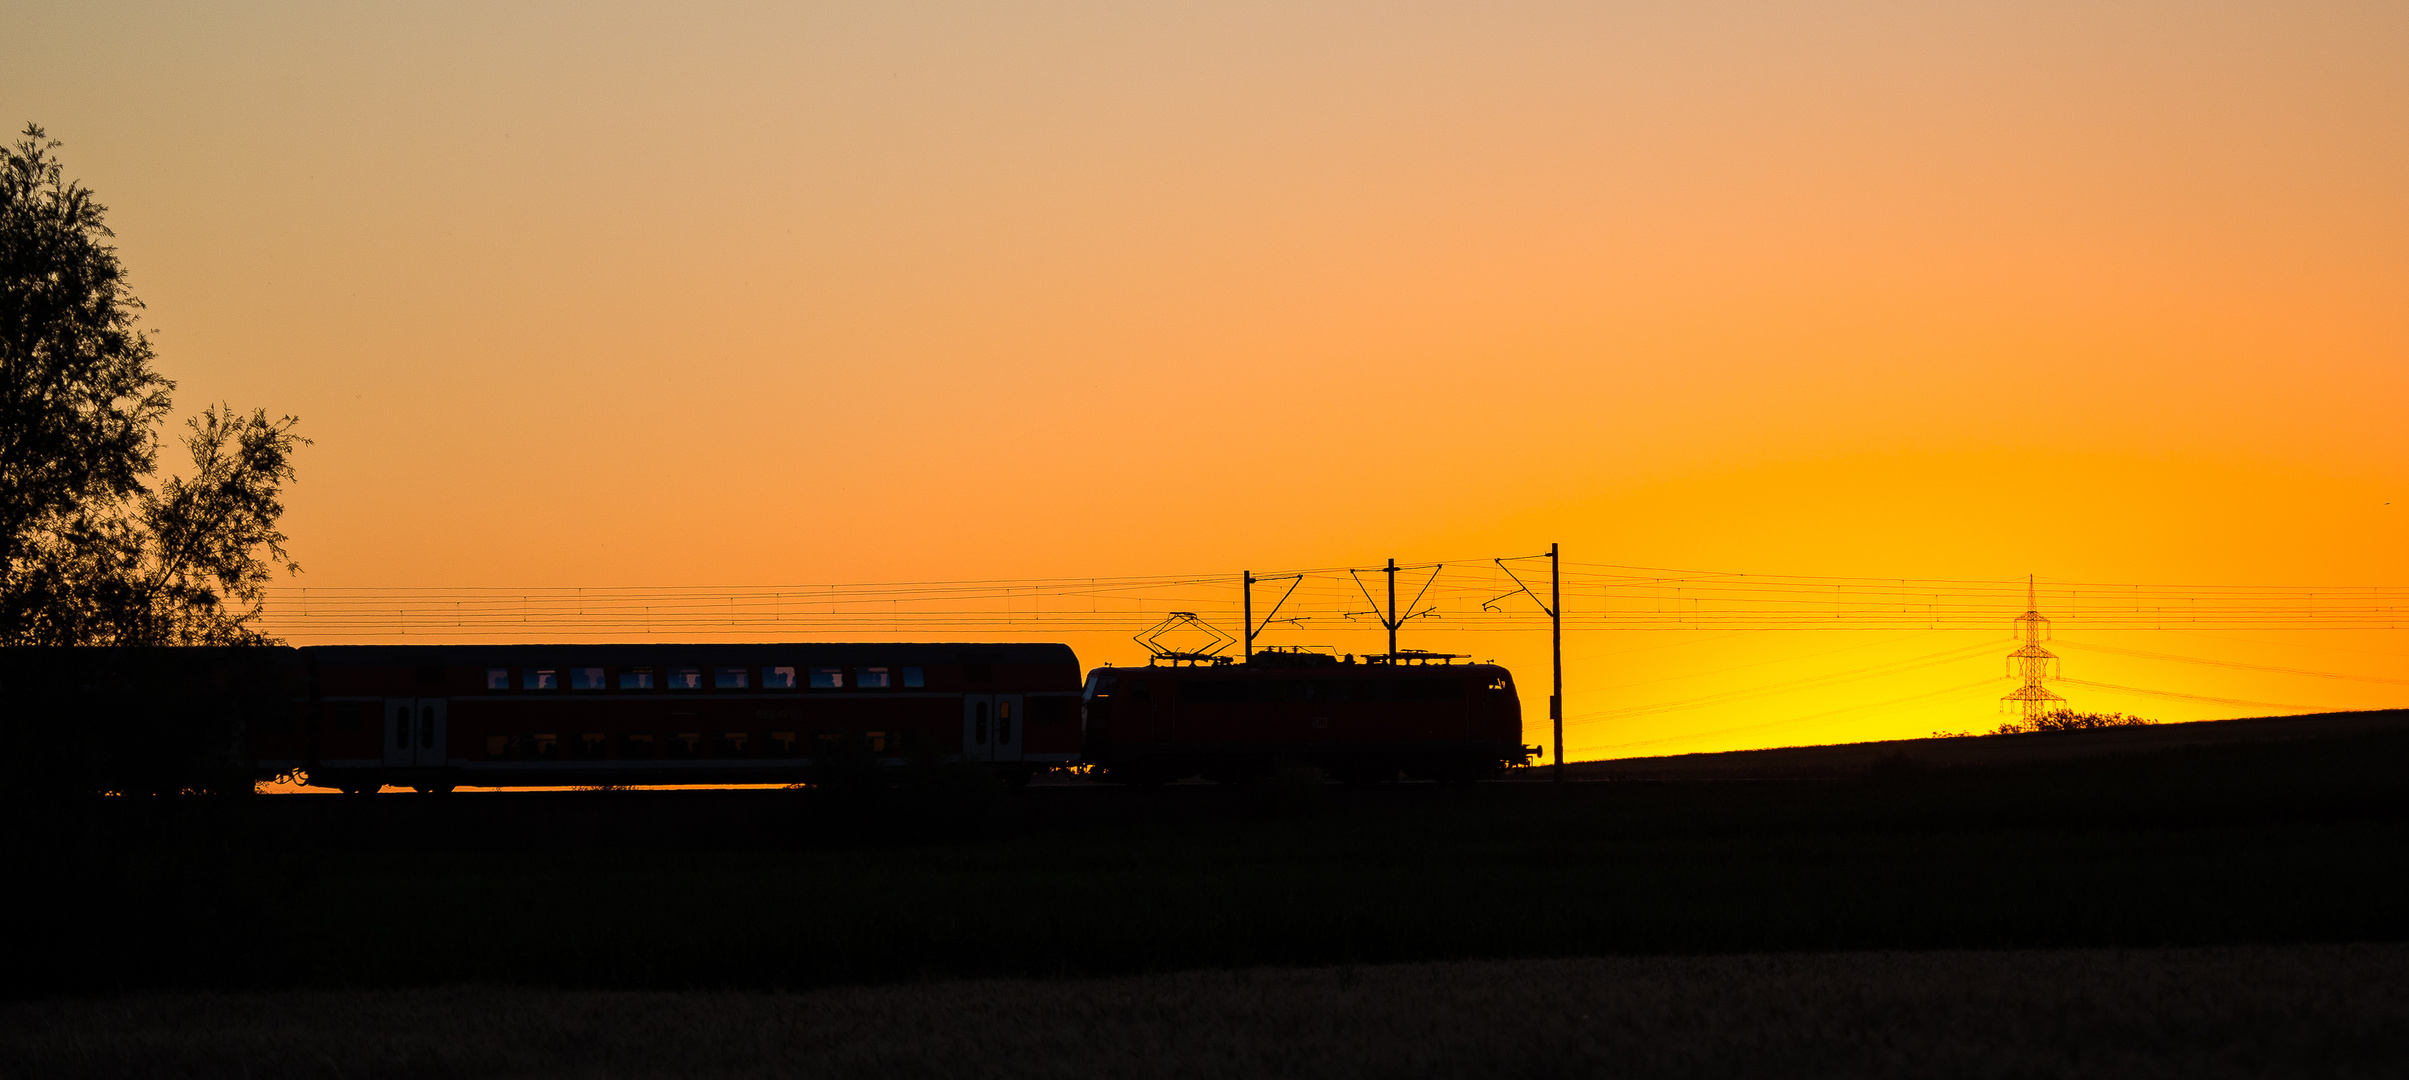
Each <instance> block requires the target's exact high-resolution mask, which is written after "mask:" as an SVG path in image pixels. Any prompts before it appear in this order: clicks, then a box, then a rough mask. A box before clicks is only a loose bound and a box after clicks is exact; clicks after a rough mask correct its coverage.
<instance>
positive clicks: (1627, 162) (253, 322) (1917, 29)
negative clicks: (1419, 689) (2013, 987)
mask: <svg viewBox="0 0 2409 1080" xmlns="http://www.w3.org/2000/svg"><path fill="white" fill-rule="evenodd" d="M0 27H5V28H6V29H7V32H8V33H7V36H8V38H9V40H11V41H14V42H18V43H20V48H19V49H17V50H15V52H14V54H13V55H12V59H11V62H10V64H9V65H7V66H6V67H5V68H4V69H0V101H5V102H7V103H8V104H9V105H10V107H11V108H12V109H13V111H14V113H15V114H16V115H17V116H18V117H19V118H20V119H21V120H22V119H31V120H37V121H39V122H41V123H43V124H45V125H47V126H48V127H49V128H50V130H51V132H52V133H53V134H54V135H55V136H57V137H59V138H61V139H63V140H65V141H66V142H67V144H68V145H67V147H66V148H65V150H64V152H63V153H64V156H65V159H66V161H67V163H68V166H69V169H70V171H71V172H72V173H74V174H75V175H78V176H80V177H82V178H83V179H84V181H85V182H87V183H88V184H90V185H91V186H93V187H94V188H96V189H97V190H98V191H99V192H100V193H101V196H102V199H103V201H104V202H106V203H107V204H108V205H109V206H110V207H111V209H112V216H111V222H112V224H113V225H114V226H115V227H116V229H117V231H118V233H119V238H120V244H121V248H122V251H123V253H124V255H125V257H126V259H127V260H128V262H129V264H130V265H131V267H132V270H133V273H134V281H135V284H136V287H137V290H138V291H139V293H140V294H141V295H142V297H143V298H144V299H145V300H146V301H147V302H148V303H149V305H150V309H149V313H148V323H149V325H150V326H151V327H152V328H154V329H155V330H156V331H158V333H159V338H158V344H159V348H160V355H161V364H162V366H163V368H164V369H165V370H166V371H167V373H168V374H169V375H171V376H172V377H174V378H176V379H177V380H178V381H179V382H180V383H181V390H180V396H179V403H180V404H181V405H183V406H185V407H187V408H195V409H197V408H198V407H199V406H200V405H201V404H203V403H205V402H208V401H211V400H218V399H225V400H231V401H233V402H235V403H237V404H240V405H251V404H260V405H265V406H268V407H269V408H271V409H274V410H278V411H290V412H294V413H298V414H300V415H301V416H302V417H303V418H304V421H305V427H304V430H305V432H306V433H307V434H309V435H310V436H311V437H313V438H315V439H316V440H317V445H316V446H314V447H312V448H311V449H310V450H308V451H307V452H306V454H305V456H304V457H303V458H302V461H301V469H302V482H301V484H300V485H299V486H298V487H297V488H296V489H295V490H294V492H293V497H292V500H291V512H290V516H289V519H288V522H289V531H290V532H291V533H292V535H293V541H294V542H293V549H294V551H295V553H296V555H297V556H298V557H299V559H300V560H301V562H302V563H303V565H305V566H306V567H308V569H309V573H308V574H307V575H306V576H305V578H304V579H303V580H304V582H305V583H306V584H309V585H311V586H312V587H314V588H337V587H345V586H456V585H493V586H513V587H516V586H547V585H586V586H606V585H637V584H640V585H699V584H723V583H796V582H830V581H836V582H843V581H866V580H915V581H917V580H933V579H958V578H979V577H1040V576H1080V575H1113V574H1148V573H1191V572H1206V571H1215V572H1223V571H1227V572H1234V571H1235V570H1237V569H1238V568H1241V567H1250V566H1251V567H1254V568H1257V569H1273V568H1278V567H1285V566H1327V565H1339V564H1348V563H1357V564H1368V563H1376V562H1377V561H1378V560H1379V559H1381V558H1384V557H1388V556H1392V555H1394V556H1397V557H1399V558H1402V559H1406V560H1409V561H1420V560H1425V559H1432V558H1456V557H1460V556H1487V555H1499V554H1515V553H1524V552H1528V551H1532V550H1537V549H1539V548H1541V547H1543V546H1544V545H1545V544H1546V543H1547V542H1548V541H1551V540H1560V541H1562V542H1563V543H1564V544H1565V545H1566V549H1567V551H1568V553H1569V554H1570V555H1571V557H1573V558H1575V559H1579V560H1583V561H1587V562H1598V563H1617V564H1629V565H1642V566H1671V567H1684V568H1705V569H1714V570H1744V571H1763V572H1776V573H1793V574H1831V575H1862V576H1870V577H1949V578H1982V579H2007V578H2017V577H2021V576H2022V575H2023V574H2025V573H2028V572H2031V573H2037V574H2039V575H2041V576H2042V578H2043V579H2044V580H2045V581H2046V580H2052V579H2054V580H2059V581H2094V582H2145V583H2187V584H2188V583H2210V584H2218V583H2223V584H2329V585H2405V584H2409V572H2405V569H2409V568H2405V567H2404V565H2403V561H2404V560H2403V554H2402V553H2403V552H2405V551H2409V524H2404V520H2405V518H2409V483H2405V481H2409V434H2405V433H2404V432H2409V425H2404V423H2403V413H2404V409H2403V406H2404V405H2405V404H2409V363H2405V362H2404V355H2405V353H2404V346H2405V345H2409V303H2405V302H2404V300H2405V299H2409V296H2405V295H2404V294H2405V286H2409V201H2404V200H2403V199H2402V198H2401V194H2400V193H2401V192H2403V191H2409V140H2404V139H2403V138H2402V136H2401V133H2402V132H2403V131H2404V130H2409V9H2404V8H2402V7H2401V6H2399V5H2397V4H2379V3H2328V4H2317V3H2285V4H2273V3H2267V4H2199V3H2183V4H2176V3H2160V4H2091V3H2086V4H2072V3H2067V4H2033V3H2017V4H1987V5H1986V4H1953V5H1931V4H1907V3H1894V4H1829V3H1818V4H1696V3H1682V4H1671V3H1667V4H1653V5H1642V4H1621V5H1615V4H1559V5H1548V4H1497V5H1484V6H1482V7H1480V8H1479V9H1477V10H1475V9H1471V8H1464V7H1461V6H1459V5H1400V4H1381V5H1369V4H1366V5H1359V6H1343V5H1300V4H1276V5H1274V4H1262V5H1231V4H1215V5H1193V6H1183V5H1169V4H1157V5H1128V4H1085V5H1082V4H1031V5H987V6H969V5H916V4H909V3H893V4H881V5H870V6H863V5H847V6H825V7H817V6H809V5H790V4H777V5H771V4H763V5H753V6H743V5H717V6H713V5H701V4H694V5H677V6H674V7H673V6H669V5H660V6H654V7H638V6H620V7H605V6H601V5H555V6H537V5H507V4H478V5H457V6H450V7H445V6H439V5H434V4H416V5H390V6H382V7H379V6H370V5H346V6H341V7H330V6H326V5H304V4H293V5H284V6H278V5H264V4H262V5H219V6H216V7H215V8H213V9H212V10H210V11H208V12H202V11H199V10H197V9H191V8H187V7H182V6H168V5H158V6H140V5H125V6H114V7H102V6H97V5H68V4H43V3H20V4H15V5H12V6H11V7H10V9H9V12H8V14H6V15H4V16H0ZM2004 630H2005V627H2004V625H2002V627H2001V632H2002V634H2004ZM1867 633H1870V632H1867ZM1577 636H1578V635H1577ZM2225 637H2226V638H2227V639H2228V640H2211V639H2210V637H2209V636H2207V634H2206V633H2195V634H2183V633H2175V632H2167V633H2161V634H2145V633H2139V632H2134V633H2131V634H2129V635H2128V636H2127V637H2120V638H2116V639H2114V640H2113V641H2110V639H2109V638H2106V637H2099V636H2097V635H2095V639H2096V640H2098V641H2101V642H2108V643H2111V644H2117V645H2119V647H2124V648H2131V649H2140V650H2143V651H2154V652H2159V653H2166V654H2180V655H2185V656H2192V657H2199V658H2208V659H2219V660H2225V661H2229V662H2241V663H2252V664H2258V665H2260V666H2262V667H2263V666H2276V667H2292V668H2305V669H2315V670H2321V671H2328V672H2335V673H2341V674H2353V675H2361V676H2373V677H2385V678H2394V679H2399V678H2409V647H2405V645H2409V639H2404V638H2403V637H2402V636H2401V635H2400V634H2399V633H2398V632H2385V631H2361V632H2352V633H2339V634H2320V635H2309V634H2300V633H2297V632H2285V633H2273V632H2270V633H2244V632H2239V631H2236V632H2234V633H2232V634H2229V635H2225ZM1492 639H1494V640H1492ZM1072 640H1073V642H1074V644H1076V645H1078V646H1079V648H1080V649H1081V652H1082V655H1083V657H1086V658H1088V659H1091V660H1095V661H1104V660H1127V659H1129V658H1130V657H1131V656H1133V655H1135V651H1136V650H1135V648H1134V646H1131V645H1129V644H1127V642H1126V640H1125V638H1123V637H1122V636H1120V635H1117V634H1096V635H1091V636H1087V637H1080V638H1075V639H1072ZM1450 640H1452V639H1448V638H1445V637H1444V636H1438V637H1432V638H1429V639H1427V640H1426V642H1425V643H1426V644H1430V645H1434V646H1443V645H1446V644H1448V642H1449V641H1450ZM1980 640H1981V636H1980V635H1979V634H1977V635H1975V636H1974V637H1973V638H1970V639H1968V638H1943V639H1916V640H1907V639H1902V640H1898V641H1888V640H1875V639H1874V638H1861V637H1852V636H1851V635H1849V634H1838V635H1835V634H1833V633H1830V632H1810V631H1793V632H1780V633H1773V634H1769V635H1768V634H1758V635H1738V636H1726V637H1714V636H1711V635H1708V634H1703V633H1689V634H1688V635H1687V636H1684V635H1683V634H1681V633H1673V632H1631V633H1628V634H1625V633H1606V632H1594V633H1592V634H1590V635H1589V636H1587V637H1582V638H1581V639H1580V640H1577V641H1576V642H1574V643H1573V644H1572V645H1571V646H1568V654H1569V655H1571V656H1572V657H1574V659H1575V660H1576V661H1577V662H1576V664H1575V666H1574V668H1573V671H1572V674H1571V676H1570V678H1571V684H1572V696H1573V711H1574V713H1575V714H1576V715H1577V716H1578V715H1580V714H1582V713H1583V712H1584V710H1611V709H1616V708H1624V707H1634V708H1636V707H1640V706H1646V705H1650V704H1662V703H1665V702H1679V701H1687V700H1693V699H1696V698H1698V697H1701V696H1704V695H1707V694H1711V693H1714V692H1720V691H1728V690H1743V689H1748V688H1751V687H1758V686H1768V685H1775V684H1779V683H1781V682H1783V681H1784V680H1787V679H1792V678H1797V677H1801V676H1803V675H1804V674H1810V673H1814V672H1818V671H1833V670H1848V669H1853V668H1861V667H1865V666H1867V665H1872V664H1875V663H1877V662H1878V661H1880V660H1883V659H1885V658H1906V657H1913V656H1921V655H1925V654H1928V653H1932V652H1936V651H1940V650H1943V649H1945V648H1952V647H1955V646H1956V644H1957V643H1959V642H1960V641H1971V642H1976V643H1978V642H1979V641H1980ZM1344 644H1347V645H1348V647H1353V648H1362V647H1364V646H1362V645H1361V644H1357V643H1352V642H1348V643H1344ZM1466 647H1467V648H1473V646H1466ZM1542 649H1543V643H1541V642H1538V641H1537V640H1536V639H1534V638H1532V637H1531V636H1530V635H1490V637H1489V638H1484V639H1482V640H1481V643H1480V645H1479V646H1478V648H1477V651H1480V652H1482V653H1483V654H1484V655H1489V654H1494V655H1497V656H1498V657H1499V658H1500V659H1503V660H1506V661H1507V662H1509V663H1512V664H1514V665H1515V666H1516V668H1517V670H1519V671H1521V672H1523V674H1524V682H1525V684H1526V688H1528V687H1530V686H1533V685H1536V684H1537V683H1538V682H1539V681H1541V680H1543V679H1544V663H1543V656H1544V653H1543V651H1541V650H1542ZM1844 649H1858V650H1860V651H1857V652H1846V651H1836V650H1844ZM2002 651H2004V650H2002ZM2068 656H2069V662H2070V664H2075V663H2078V660H2077V654H2076V653H2075V652H2073V651H2071V650H2070V651H2069V653H2068ZM2079 663H2080V664H2081V665H2083V667H2082V670H2084V671H2087V672H2090V673H2091V674H2090V675H2088V676H2086V677H2089V678H2094V679H2096V680H2097V681H2102V682H2109V683H2118V684H2124V685H2129V686H2140V687H2148V688H2154V689H2161V690H2170V691H2180V692H2186V693H2192V694H2197V695H2204V696H2212V697H2226V698H2234V699H2248V700H2252V701H2263V702H2273V703H2282V704H2296V705H2303V706H2315V707H2339V706H2372V705H2382V704H2401V703H2404V702H2405V701H2409V692H2404V691H2409V685H2403V684H2398V683H2372V682H2364V681H2350V680H2334V679H2319V678H2311V677H2295V676H2278V675H2273V674H2269V673H2266V672H2249V671H2245V670H2244V669H2234V668H2216V667H2209V666H2203V665H2182V664H2172V665H2170V664H2157V666H2151V664H2152V663H2155V662H2145V661H2142V660H2140V659H2137V658H2134V657H2129V656H2115V655H2108V654H2095V655H2089V656H2084V657H2082V658H2081V659H2080V660H2079ZM1986 664H1988V665H1990V666H1989V667H1985V666H1984V665H1986ZM1995 671H1996V664H1995V663H1993V662H1992V661H1988V660H1984V661H1980V662H1969V663H1968V665H1967V666H1964V667H1962V668H1948V667H1946V666H1944V667H1943V668H1941V669H1938V670H1931V669H1927V670H1919V671H1918V672H1916V673H1915V674H1913V675H1900V676H1896V677H1892V676H1878V677H1869V678H1865V679H1860V680H1858V681H1855V682H1849V683H1844V684H1840V685H1837V686H1831V687H1824V688H1811V689H1808V690H1805V691H1801V692H1797V693H1771V694H1767V695H1760V696H1757V697H1751V698H1747V699H1745V700H1742V701H1737V702H1732V703H1727V704H1719V705H1708V706H1701V707H1693V708H1687V709H1680V710H1670V711H1660V712H1655V713H1642V714H1633V715H1627V716H1624V717H1622V718H1619V719H1601V720H1593V721H1585V722H1583V723H1582V724H1578V725H1576V731H1575V738H1574V746H1575V750H1576V754H1579V753H1583V752H1598V753H1604V752H1615V753H1623V752H1641V751H1640V750H1633V749H1614V748H1618V747H1625V748H1628V747H1641V748H1643V749H1646V750H1686V749H1704V748H1713V747H1723V746H1738V745H1763V744H1766V743H1781V742H1792V741H1800V740H1802V739H1803V740H1821V739H1829V738H1858V737H1876V736H1882V735H1895V734H1920V733H1922V732H1924V731H1927V730H1932V729H1935V728H1949V729H1962V728H1966V727H1971V726H1979V725H1987V724H1989V723H1995V722H1996V717H1995V716H1993V715H1992V714H1991V713H1990V711H1989V710H1990V705H1989V703H1990V702H1991V701H1992V700H1993V699H1995V698H1996V696H1997V694H1998V693H2003V692H2005V690H2006V689H2007V686H2006V685H2005V684H2004V682H2003V683H2002V685H2000V686H1998V687H1997V688H1995V689H1984V690H1981V691H1979V692H1972V691H1969V692H1966V693H1962V694H1958V695H1956V696H1955V697H1947V696H1944V697H1941V698H1938V699H1926V700H1921V701H1915V702H1909V703H1907V704H1904V705H1899V706H1883V707H1873V704H1874V703H1880V702H1886V701H1891V700H1894V699H1899V698H1906V697H1910V696H1913V695H1916V694H1919V693H1923V692H1925V691H1928V690H1933V689H1937V688H1941V687H1946V686H1951V685H1956V684H1959V683H1963V682H1965V681H1968V680H1975V679H1980V678H1982V677H1983V676H1984V675H1986V674H1992V673H1995ZM2075 673H2076V671H2075V669H2073V668H2070V670H2069V674H2070V675H2072V674H2075ZM1926 676H1930V678H1929V679H1927V678H1926ZM1684 680H1686V681H1684ZM2287 680H2288V681H2287ZM2070 696H2073V695H2071V694H2070ZM1526 698H1528V699H1529V700H1532V701H1533V702H1534V703H1535V704H1534V707H1533V709H1532V711H1533V713H1534V715H1535V716H1536V715H1537V714H1539V713H1540V712H1541V711H1542V708H1541V707H1540V706H1539V705H1538V704H1536V702H1537V698H1536V696H1535V695H1530V694H1527V693H1526ZM2078 704H2083V705H2086V706H2091V707H2100V708H2112V709H2122V710H2127V711H2134V710H2138V711H2142V712H2145V713H2148V714H2150V715H2156V716H2163V717H2168V718H2193V717H2200V716H2208V715H2233V714H2234V713H2235V712H2237V711H2244V712H2246V711H2254V710H2249V709H2236V708H2232V707H2222V708H2221V707H2216V706H2212V705H2207V704H2202V703H2196V702H2190V703H2187V702H2183V701H2178V700H2172V699H2148V698H2130V697H2127V698H2116V697H2112V696H2097V695H2094V696H2092V697H2089V698H2079V699H2078ZM1833 709H1848V710H1850V711H1847V712H1842V713H1837V714H1833V715H1830V716H1824V717H1823V718H1821V719H1817V718H1816V717H1818V716H1821V715H1822V714H1823V713H1825V712H1828V711H1829V710H1833ZM2255 711H2264V710H2255ZM1802 718H1805V719H1802Z"/></svg>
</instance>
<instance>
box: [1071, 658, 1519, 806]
mask: <svg viewBox="0 0 2409 1080" xmlns="http://www.w3.org/2000/svg"><path fill="white" fill-rule="evenodd" d="M1165 655H1168V656H1171V657H1174V658H1176V659H1175V662H1173V663H1170V664H1155V665H1150V666H1147V667H1131V668H1111V667H1107V668H1097V669H1096V670H1095V671H1093V672H1090V673H1089V674H1088V677H1087V687H1086V691H1085V693H1086V698H1087V708H1086V717H1087V731H1086V735H1087V737H1086V741H1085V742H1084V743H1083V744H1082V745H1081V748H1080V757H1081V759H1082V760H1084V761H1086V762H1088V763H1089V764H1091V765H1093V766H1095V767H1096V769H1097V771H1098V772H1099V773H1101V776H1100V777H1099V778H1100V779H1107V780H1119V781H1124V782H1129V783H1138V784H1153V783H1162V782H1165V781H1168V780H1174V779H1178V778H1180V777H1184V776H1192V775H1202V776H1204V777H1205V778H1207V779H1212V780H1220V781H1223V782H1229V783H1236V782H1241V781H1245V780H1248V779H1252V778H1257V777H1262V776H1266V775H1268V774H1270V773H1271V772H1272V770H1274V769H1275V768H1277V767H1279V766H1280V765H1282V764H1291V765H1301V766H1312V767H1317V768H1319V769H1321V770H1322V771H1323V772H1324V773H1326V774H1328V775H1331V776H1334V777H1337V778H1339V779H1342V780H1347V781H1351V782H1359V783H1372V782H1379V781H1382V780H1388V779H1392V778H1394V777H1396V776H1398V775H1400V774H1402V775H1405V776H1412V777H1419V778H1424V779H1433V780H1470V779H1474V778H1477V777H1480V776H1485V775H1488V774H1490V773H1493V772H1495V771H1497V770H1498V769H1499V768H1501V767H1505V766H1510V765H1523V764H1527V763H1529V761H1530V757H1531V754H1532V752H1533V750H1534V748H1531V747H1525V746H1524V745H1523V744H1522V703H1521V700H1520V699H1519V698H1518V697H1517V696H1516V695H1515V693H1514V677H1513V676H1512V675H1511V674H1510V673H1508V672H1507V671H1506V669H1504V668H1502V667H1498V666H1497V665H1494V664H1457V663H1454V662H1453V661H1455V660H1457V659H1461V658H1460V657H1454V656H1446V655H1442V654H1434V653H1394V654H1389V655H1385V656H1375V657H1369V658H1367V659H1366V661H1365V662H1362V663H1357V662H1356V661H1355V658H1354V657H1352V656H1349V657H1344V658H1341V657H1338V656H1333V655H1330V654H1327V653H1318V652H1307V651H1282V650H1269V651H1261V652H1256V653H1255V654H1254V655H1253V656H1250V657H1248V658H1247V659H1246V661H1245V662H1244V663H1242V664H1229V663H1226V662H1219V661H1216V660H1215V659H1214V658H1211V657H1208V656H1203V655H1199V654H1165ZM1183 660H1184V661H1188V662H1179V661H1183Z"/></svg>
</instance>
